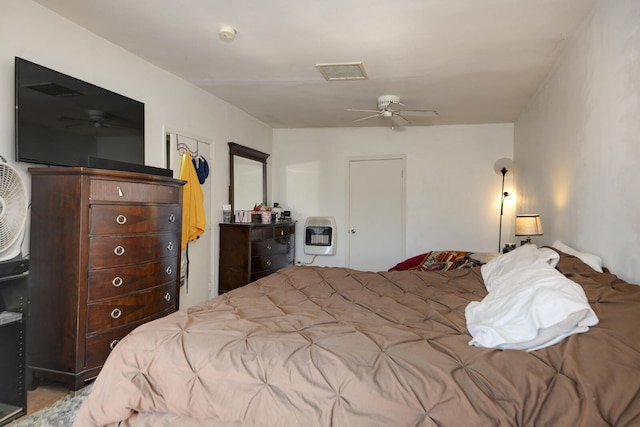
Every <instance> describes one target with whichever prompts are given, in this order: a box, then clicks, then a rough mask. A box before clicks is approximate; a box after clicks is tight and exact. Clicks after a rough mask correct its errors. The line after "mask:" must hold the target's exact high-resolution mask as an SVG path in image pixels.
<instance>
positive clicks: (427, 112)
mask: <svg viewBox="0 0 640 427" xmlns="http://www.w3.org/2000/svg"><path fill="white" fill-rule="evenodd" d="M405 113H407V114H420V115H423V116H426V117H435V116H437V115H438V112H437V111H436V110H402V114H405Z"/></svg>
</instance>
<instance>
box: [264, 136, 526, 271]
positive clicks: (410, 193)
mask: <svg viewBox="0 0 640 427" xmlns="http://www.w3.org/2000/svg"><path fill="white" fill-rule="evenodd" d="M273 135H274V136H273V159H272V177H273V183H272V188H273V192H272V195H271V197H270V199H271V200H272V201H275V202H279V203H281V204H282V205H283V207H285V209H290V210H291V211H292V215H293V217H294V219H297V220H298V224H297V228H296V231H297V236H296V257H297V258H298V259H301V260H303V261H309V260H310V258H311V257H310V256H305V255H304V253H303V245H304V241H303V231H304V222H305V220H306V217H308V216H312V215H329V216H333V217H335V219H336V223H337V228H338V240H337V242H338V244H337V253H336V255H335V256H324V257H318V258H317V259H316V262H315V264H317V265H327V266H340V265H345V262H346V261H345V260H346V253H345V251H344V248H345V247H346V245H345V235H346V228H347V224H345V218H346V190H347V186H346V185H347V184H346V176H347V175H346V172H347V171H346V166H347V164H346V161H347V160H346V159H347V158H349V157H358V156H379V155H387V154H405V155H406V158H407V176H406V182H407V192H406V193H407V221H406V225H407V230H406V242H407V243H406V254H407V257H410V256H413V255H418V254H420V253H424V252H427V251H430V250H441V249H458V250H472V251H493V252H495V251H497V250H498V229H499V216H500V192H501V183H502V178H501V176H499V175H496V173H495V172H494V170H493V166H494V163H495V161H496V160H498V159H499V158H502V157H508V158H512V155H513V152H512V150H513V125H512V124H496V125H469V126H434V127H409V128H405V130H404V131H402V132H394V131H392V130H391V129H388V128H333V129H275V130H274V131H273ZM505 188H506V189H508V190H509V191H511V192H513V191H512V183H511V176H510V175H508V176H507V180H506V187H505ZM513 200H514V198H511V201H513ZM379 202H380V207H381V209H384V204H385V201H384V200H380V201H379ZM513 206H514V204H512V202H511V204H510V203H508V204H507V209H506V214H505V217H504V223H503V231H504V232H503V235H504V236H509V235H511V234H512V232H511V228H512V226H513V215H512V214H513ZM380 226H381V227H384V224H381V225H380ZM502 241H503V242H506V240H505V239H504V238H503V240H502ZM397 261H401V260H397ZM397 261H396V262H397ZM394 264H395V262H392V260H390V265H389V267H391V266H392V265H394Z"/></svg>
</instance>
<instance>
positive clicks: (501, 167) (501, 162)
mask: <svg viewBox="0 0 640 427" xmlns="http://www.w3.org/2000/svg"><path fill="white" fill-rule="evenodd" d="M493 170H494V171H495V172H496V173H497V174H498V175H501V176H502V190H501V191H500V229H499V230H498V253H500V250H501V248H502V214H503V212H504V199H505V197H507V196H508V195H509V193H508V192H506V191H504V177H505V176H507V175H508V174H509V173H510V172H511V171H512V170H513V160H511V159H508V158H506V157H503V158H502V159H498V160H497V161H496V163H495V164H494V165H493Z"/></svg>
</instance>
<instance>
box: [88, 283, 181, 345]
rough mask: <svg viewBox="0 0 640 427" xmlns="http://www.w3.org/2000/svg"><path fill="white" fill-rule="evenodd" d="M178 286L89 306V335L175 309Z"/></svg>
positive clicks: (142, 292)
mask: <svg viewBox="0 0 640 427" xmlns="http://www.w3.org/2000/svg"><path fill="white" fill-rule="evenodd" d="M175 297H176V284H175V283H172V284H169V285H165V286H157V287H155V288H152V289H149V290H146V291H141V292H138V293H135V294H130V295H128V296H125V297H122V298H116V299H113V300H109V301H105V302H100V303H93V304H88V305H87V334H90V333H92V332H98V331H102V330H106V329H110V328H114V327H117V326H121V325H126V324H127V323H131V322H135V321H137V320H141V319H145V318H148V317H150V316H153V315H155V314H157V313H159V312H164V311H165V310H169V309H175Z"/></svg>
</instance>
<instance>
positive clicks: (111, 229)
mask: <svg viewBox="0 0 640 427" xmlns="http://www.w3.org/2000/svg"><path fill="white" fill-rule="evenodd" d="M180 212H181V210H180V206H179V205H97V204H94V205H92V206H91V209H90V214H91V219H90V226H89V234H93V235H100V234H108V235H112V234H126V233H149V232H154V231H155V232H157V231H175V230H177V229H178V227H180V226H181V225H182V219H181V216H180Z"/></svg>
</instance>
